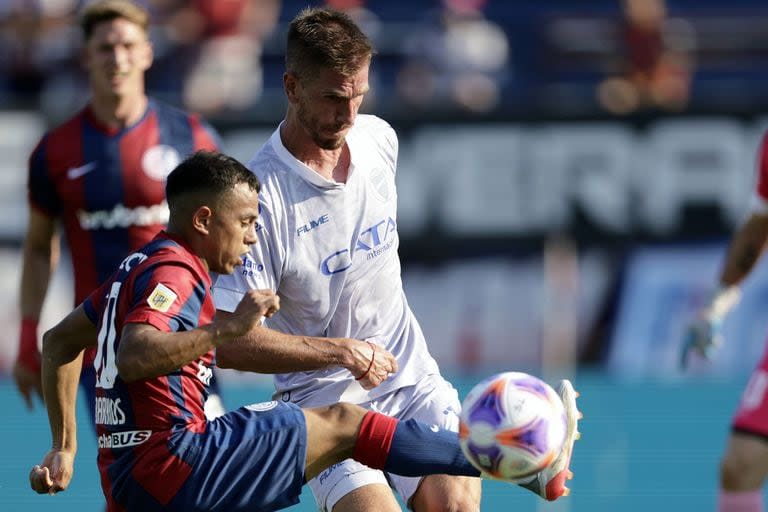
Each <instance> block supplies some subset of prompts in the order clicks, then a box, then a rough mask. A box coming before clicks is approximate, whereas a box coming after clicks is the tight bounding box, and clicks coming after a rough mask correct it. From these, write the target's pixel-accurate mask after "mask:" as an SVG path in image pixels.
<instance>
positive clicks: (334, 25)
mask: <svg viewBox="0 0 768 512" xmlns="http://www.w3.org/2000/svg"><path fill="white" fill-rule="evenodd" d="M373 54H374V50H373V46H372V44H371V41H370V40H369V39H368V36H366V35H365V34H364V33H363V31H362V30H360V28H359V27H358V26H357V25H356V24H355V22H354V21H352V18H350V17H349V16H348V15H346V14H344V13H342V12H339V11H335V10H333V9H328V8H308V9H304V10H303V11H301V12H300V13H299V14H298V15H297V16H296V17H295V18H294V19H293V21H291V25H290V27H289V28H288V42H287V45H286V50H285V69H286V71H288V72H289V73H293V74H295V75H296V76H297V77H299V78H308V77H311V76H314V75H316V74H317V73H316V72H317V71H318V70H320V69H326V68H329V69H331V70H333V71H336V72H338V73H341V74H342V75H345V76H348V75H351V74H353V73H355V72H356V71H357V70H359V69H360V68H361V66H363V64H365V63H366V62H370V60H371V58H372V57H373Z"/></svg>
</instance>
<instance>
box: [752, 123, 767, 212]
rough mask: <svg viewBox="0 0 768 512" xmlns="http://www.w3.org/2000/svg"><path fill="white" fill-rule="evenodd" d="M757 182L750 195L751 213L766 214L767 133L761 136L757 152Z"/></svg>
mask: <svg viewBox="0 0 768 512" xmlns="http://www.w3.org/2000/svg"><path fill="white" fill-rule="evenodd" d="M756 172H757V181H756V186H755V191H754V194H753V195H752V205H751V211H752V212H753V213H758V214H763V215H766V214H768V133H766V134H765V135H763V138H762V140H761V141H760V147H759V148H758V151H757V169H756Z"/></svg>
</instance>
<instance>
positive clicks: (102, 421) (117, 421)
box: [94, 396, 125, 425]
mask: <svg viewBox="0 0 768 512" xmlns="http://www.w3.org/2000/svg"><path fill="white" fill-rule="evenodd" d="M120 401H121V399H120V398H115V399H112V398H107V397H105V396H97V397H96V403H95V409H94V410H95V413H96V414H95V416H96V423H97V424H99V425H122V424H123V423H125V413H124V412H123V409H121V408H120Z"/></svg>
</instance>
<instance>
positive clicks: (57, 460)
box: [29, 449, 75, 494]
mask: <svg viewBox="0 0 768 512" xmlns="http://www.w3.org/2000/svg"><path fill="white" fill-rule="evenodd" d="M74 459H75V454H74V453H72V452H68V451H64V450H55V449H52V450H50V451H49V452H48V453H46V454H45V457H43V462H41V463H40V464H36V465H35V466H33V467H32V469H31V470H30V472H29V485H30V487H32V490H33V491H35V492H37V493H39V494H56V493H57V492H61V491H63V490H65V489H66V488H67V487H68V486H69V481H70V480H71V479H72V468H73V465H74Z"/></svg>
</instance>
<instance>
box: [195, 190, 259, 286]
mask: <svg viewBox="0 0 768 512" xmlns="http://www.w3.org/2000/svg"><path fill="white" fill-rule="evenodd" d="M258 216H259V195H258V193H257V192H256V191H255V190H253V189H251V188H250V187H249V186H248V184H246V183H239V184H238V185H237V186H236V187H235V188H234V189H233V190H232V191H231V192H230V193H229V194H227V197H226V198H225V199H224V200H223V201H221V204H220V205H219V206H218V207H217V208H216V210H215V211H214V214H213V217H212V221H211V227H210V237H209V244H208V252H209V255H208V256H207V257H206V261H207V262H208V267H209V269H210V270H211V271H213V272H217V273H219V274H231V273H232V272H234V270H235V267H237V266H238V265H240V264H241V263H242V261H243V256H245V255H246V254H247V253H248V252H249V251H250V248H251V245H253V244H255V243H256V219H257V218H258Z"/></svg>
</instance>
